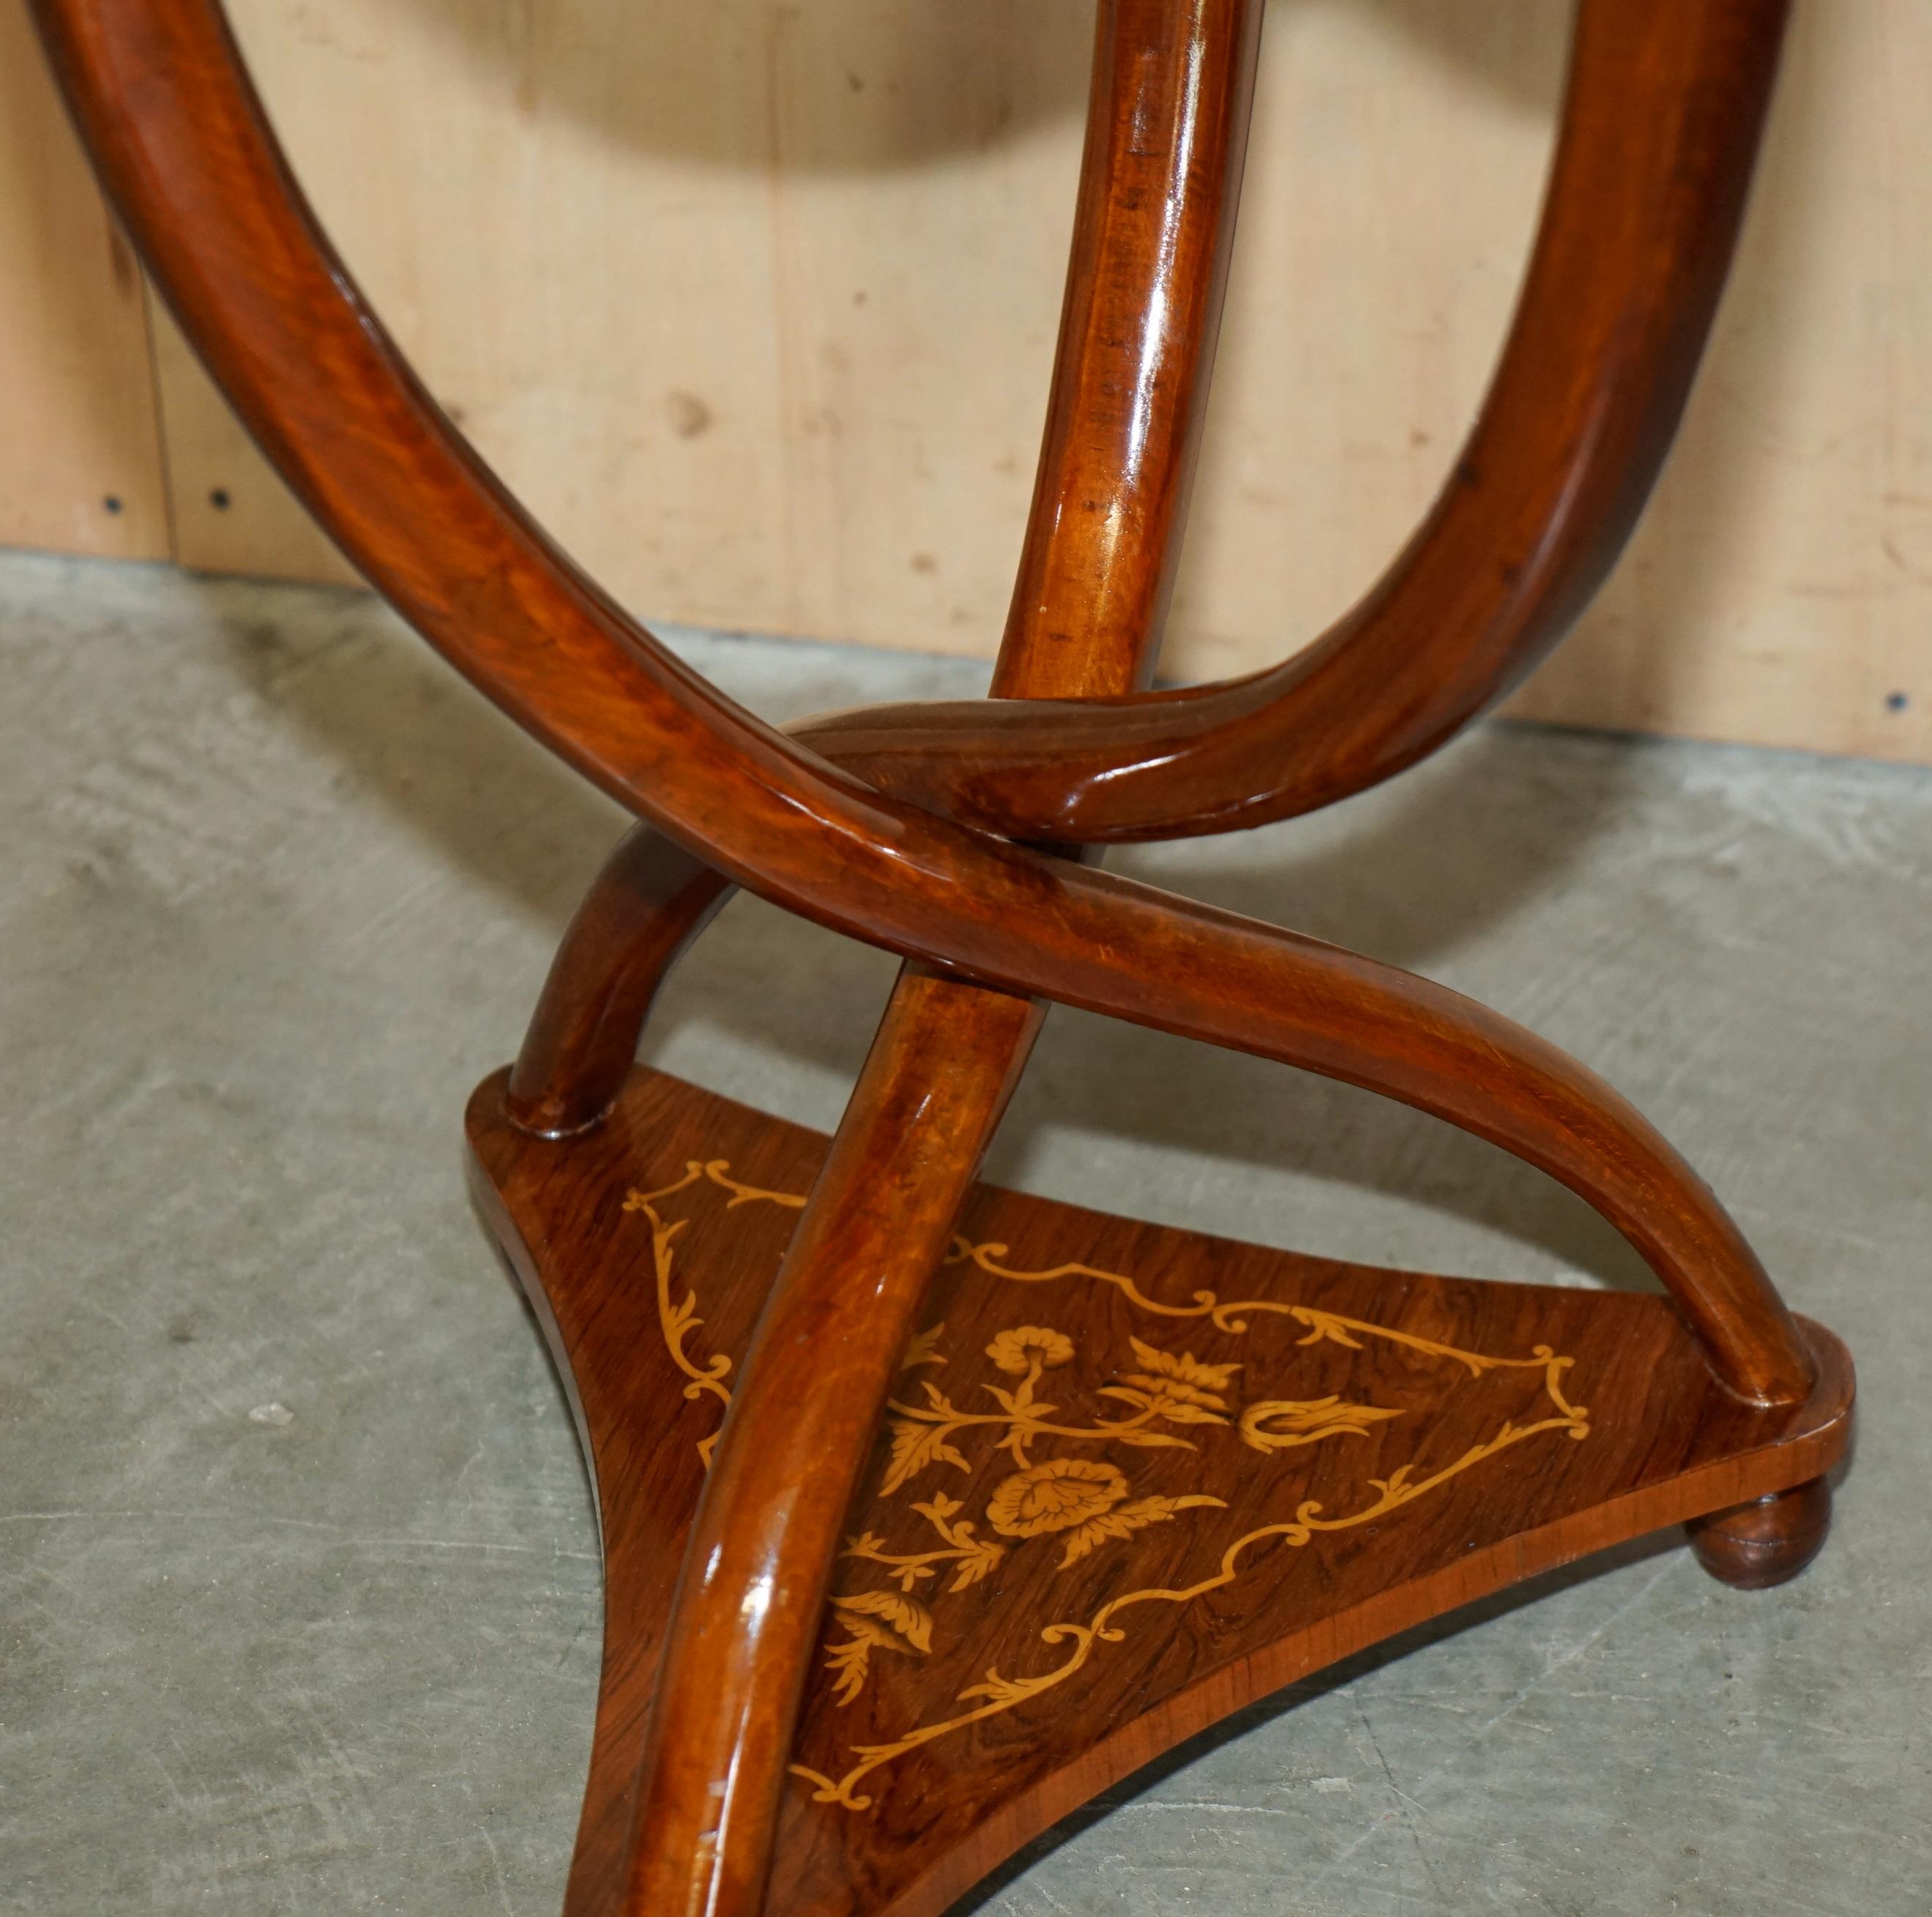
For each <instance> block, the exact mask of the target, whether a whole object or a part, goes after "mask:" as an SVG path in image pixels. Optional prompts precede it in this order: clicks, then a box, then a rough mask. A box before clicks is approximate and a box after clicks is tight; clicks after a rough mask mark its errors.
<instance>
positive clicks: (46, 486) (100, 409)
mask: <svg viewBox="0 0 1932 1917" xmlns="http://www.w3.org/2000/svg"><path fill="white" fill-rule="evenodd" d="M0 544H7V545H14V546H37V547H44V548H46V549H48V550H52V551H56V552H68V553H100V554H103V555H105V556H110V557H112V558H116V559H160V558H163V557H165V556H166V554H167V552H168V550H169V546H168V524H167V512H166V496H165V493H164V491H163V487H162V483H161V457H160V443H159V440H158V439H157V435H156V431H155V424H154V388H153V384H152V382H151V378H150V375H149V371H148V340H147V324H146V318H145V302H144V296H143V291H142V285H141V280H140V275H139V272H137V271H136V268H135V265H134V259H133V254H131V253H130V251H128V249H127V245H126V244H125V242H123V240H122V239H121V236H120V235H119V234H118V233H116V232H115V229H114V227H113V223H112V222H111V221H110V220H109V218H108V217H107V209H106V208H105V207H104V205H103V204H102V202H101V196H100V194H99V193H98V191H97V190H95V184H94V180H93V176H92V174H91V173H90V172H89V170H88V167H87V163H86V160H85V158H84V157H83V155H82V154H81V151H80V146H79V145H78V144H77V142H76V141H75V139H74V135H73V133H72V132H71V130H70V129H69V127H68V124H67V119H66V115H65V113H63V111H62V108H61V105H60V102H59V101H58V98H57V97H56V95H55V92H54V89H53V86H52V83H51V82H50V81H49V79H48V77H47V74H46V70H45V68H44V67H43V65H42V64H41V62H40V49H39V46H37V43H36V42H35V40H34V35H33V30H32V28H31V26H29V25H28V20H27V16H26V8H25V7H24V6H23V5H22V4H21V0H0Z"/></svg>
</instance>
